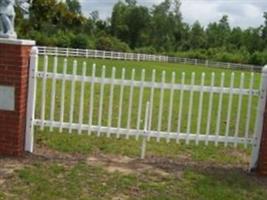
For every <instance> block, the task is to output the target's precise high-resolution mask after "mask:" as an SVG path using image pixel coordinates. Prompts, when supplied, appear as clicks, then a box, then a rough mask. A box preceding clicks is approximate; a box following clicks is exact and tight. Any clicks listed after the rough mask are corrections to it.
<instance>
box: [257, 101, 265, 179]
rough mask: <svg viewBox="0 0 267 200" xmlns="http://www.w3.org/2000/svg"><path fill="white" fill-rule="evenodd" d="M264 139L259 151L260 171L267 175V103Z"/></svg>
mask: <svg viewBox="0 0 267 200" xmlns="http://www.w3.org/2000/svg"><path fill="white" fill-rule="evenodd" d="M263 120H264V121H263V130H262V139H261V145H260V153H259V163H258V169H257V171H258V173H259V174H260V175H264V176H267V103H266V105H265V111H264V118H263Z"/></svg>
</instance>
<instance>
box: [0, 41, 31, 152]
mask: <svg viewBox="0 0 267 200" xmlns="http://www.w3.org/2000/svg"><path fill="white" fill-rule="evenodd" d="M30 50H31V46H27V45H26V46H25V45H15V44H1V43H0V85H2V86H13V87H15V110H14V111H4V110H0V155H8V156H20V155H22V154H23V152H24V140H25V127H26V110H27V90H28V71H29V55H30Z"/></svg>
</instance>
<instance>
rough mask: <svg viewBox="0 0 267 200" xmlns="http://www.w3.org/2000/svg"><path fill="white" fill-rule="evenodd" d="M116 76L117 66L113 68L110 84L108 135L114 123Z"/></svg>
mask: <svg viewBox="0 0 267 200" xmlns="http://www.w3.org/2000/svg"><path fill="white" fill-rule="evenodd" d="M115 76H116V68H115V67H113V68H112V75H111V85H110V93H109V110H108V129H109V130H108V133H107V136H108V137H110V128H111V124H112V110H113V109H112V108H113V91H114V79H115Z"/></svg>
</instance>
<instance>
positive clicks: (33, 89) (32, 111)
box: [25, 47, 38, 153]
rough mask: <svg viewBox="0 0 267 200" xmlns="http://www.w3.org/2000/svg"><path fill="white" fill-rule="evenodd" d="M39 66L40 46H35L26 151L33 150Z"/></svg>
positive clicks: (33, 50) (28, 108) (30, 84)
mask: <svg viewBox="0 0 267 200" xmlns="http://www.w3.org/2000/svg"><path fill="white" fill-rule="evenodd" d="M37 67H38V48H37V47H33V48H32V50H31V58H30V70H29V73H30V74H29V88H28V100H27V117H26V133H25V151H28V152H31V153H32V152H33V143H34V136H33V134H34V127H33V123H34V115H35V99H36V78H35V72H36V71H37Z"/></svg>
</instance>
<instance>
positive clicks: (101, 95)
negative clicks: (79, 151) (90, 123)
mask: <svg viewBox="0 0 267 200" xmlns="http://www.w3.org/2000/svg"><path fill="white" fill-rule="evenodd" d="M105 76H106V66H103V67H102V74H101V86H100V100H99V109H98V111H99V112H98V131H97V136H98V137H99V136H100V128H101V124H102V114H103V97H104V89H105V83H104V80H105Z"/></svg>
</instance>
